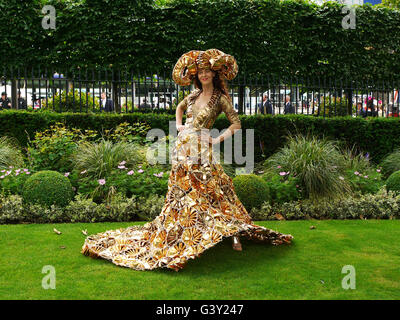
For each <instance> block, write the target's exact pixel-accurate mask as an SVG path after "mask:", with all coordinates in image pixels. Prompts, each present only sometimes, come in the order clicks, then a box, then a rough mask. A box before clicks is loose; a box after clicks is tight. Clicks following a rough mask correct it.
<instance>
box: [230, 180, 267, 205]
mask: <svg viewBox="0 0 400 320" xmlns="http://www.w3.org/2000/svg"><path fill="white" fill-rule="evenodd" d="M233 185H234V187H235V192H236V194H237V196H238V197H239V199H240V201H241V202H242V203H243V205H244V206H245V208H246V209H247V210H248V211H250V210H251V208H254V207H255V208H258V207H260V206H261V205H262V203H263V202H264V201H268V200H269V199H270V195H269V189H268V185H267V183H266V182H265V181H264V180H263V179H262V178H260V177H259V176H256V175H255V174H242V175H239V176H236V177H235V178H234V179H233Z"/></svg>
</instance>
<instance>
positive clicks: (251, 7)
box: [0, 0, 400, 80]
mask: <svg viewBox="0 0 400 320" xmlns="http://www.w3.org/2000/svg"><path fill="white" fill-rule="evenodd" d="M164 3H165V5H164V6H159V5H157V2H156V1H154V0H135V1H132V0H113V1H111V0H86V1H82V0H69V1H60V0H48V1H43V0H31V1H20V0H7V1H1V2H0V18H1V21H4V23H1V24H0V34H1V35H2V36H1V38H0V66H6V67H9V66H19V67H30V66H39V65H40V66H43V70H44V67H47V68H50V67H55V68H65V67H68V68H77V67H81V68H86V67H89V68H92V67H108V66H110V65H112V66H113V67H114V68H118V69H122V70H125V68H128V69H140V70H143V69H146V70H147V71H148V70H149V69H150V68H153V70H159V71H160V70H162V69H164V70H166V71H167V72H169V73H170V72H171V70H172V68H173V66H174V64H175V62H176V61H177V59H178V58H179V57H180V55H181V54H183V53H184V52H187V51H189V50H193V49H201V50H205V49H209V48H219V49H221V50H223V51H225V52H227V53H229V54H232V55H234V56H235V57H236V58H237V60H238V64H239V70H240V73H241V74H242V73H243V74H244V73H246V74H247V75H262V76H265V77H266V76H271V75H274V76H289V75H292V76H293V75H296V76H298V77H304V76H306V77H309V76H322V75H324V76H327V77H335V78H338V77H343V79H346V78H347V77H349V76H351V78H353V79H355V78H359V79H361V78H364V79H365V78H370V79H374V80H376V79H379V78H385V79H389V78H390V77H398V75H399V74H400V50H398V44H399V43H400V14H399V11H398V10H394V9H389V8H383V7H379V6H371V5H370V4H368V5H364V6H361V7H357V8H356V11H355V15H356V28H355V29H344V28H343V27H342V20H344V18H345V14H344V13H342V7H343V5H342V4H339V3H337V2H333V1H330V2H327V3H324V4H323V5H322V6H319V5H317V4H315V3H312V2H311V1H302V0H287V1H280V0H252V1H250V0H171V1H164ZM44 4H50V5H54V7H55V9H56V29H55V30H51V29H50V30H45V29H43V28H42V26H41V20H42V18H43V17H44V15H43V13H42V12H41V9H42V7H43V5H44ZM82 26H84V27H82ZM188 31H190V32H188ZM21 35H23V36H21Z"/></svg>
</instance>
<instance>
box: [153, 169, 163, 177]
mask: <svg viewBox="0 0 400 320" xmlns="http://www.w3.org/2000/svg"><path fill="white" fill-rule="evenodd" d="M163 174H164V172H162V171H161V172H160V173H153V175H154V176H156V177H159V178H161V177H162V176H163Z"/></svg>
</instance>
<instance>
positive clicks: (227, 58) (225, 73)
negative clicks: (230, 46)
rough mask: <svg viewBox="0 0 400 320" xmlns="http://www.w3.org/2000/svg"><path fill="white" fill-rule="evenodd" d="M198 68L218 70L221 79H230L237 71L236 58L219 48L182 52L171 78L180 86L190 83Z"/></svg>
mask: <svg viewBox="0 0 400 320" xmlns="http://www.w3.org/2000/svg"><path fill="white" fill-rule="evenodd" d="M198 69H211V70H213V71H219V73H220V77H221V78H222V79H227V80H232V79H234V78H235V77H236V75H237V73H238V65H237V62H236V59H235V58H234V57H233V56H231V55H229V54H226V53H224V52H222V51H221V50H218V49H208V50H206V51H201V50H192V51H189V52H186V53H184V54H183V55H182V56H181V57H180V58H179V60H178V61H177V63H176V64H175V66H174V69H173V70H172V79H173V80H174V81H175V83H176V84H178V85H180V86H187V85H190V84H191V82H192V80H193V78H194V77H195V75H196V73H197V71H198Z"/></svg>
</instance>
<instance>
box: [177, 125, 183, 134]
mask: <svg viewBox="0 0 400 320" xmlns="http://www.w3.org/2000/svg"><path fill="white" fill-rule="evenodd" d="M176 129H177V130H178V131H179V132H180V131H182V130H183V129H185V126H184V125H183V124H181V125H180V126H176Z"/></svg>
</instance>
